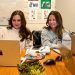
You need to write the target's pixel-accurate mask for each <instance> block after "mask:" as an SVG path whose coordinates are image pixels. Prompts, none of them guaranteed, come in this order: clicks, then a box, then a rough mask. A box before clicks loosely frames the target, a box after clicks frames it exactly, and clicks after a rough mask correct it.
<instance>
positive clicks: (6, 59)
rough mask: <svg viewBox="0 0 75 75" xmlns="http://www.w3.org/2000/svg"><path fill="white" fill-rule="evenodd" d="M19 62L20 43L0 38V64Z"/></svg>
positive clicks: (15, 64)
mask: <svg viewBox="0 0 75 75" xmlns="http://www.w3.org/2000/svg"><path fill="white" fill-rule="evenodd" d="M19 63H20V44H19V42H18V41H16V40H0V66H17V64H19Z"/></svg>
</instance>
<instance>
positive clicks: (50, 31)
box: [41, 11, 71, 47]
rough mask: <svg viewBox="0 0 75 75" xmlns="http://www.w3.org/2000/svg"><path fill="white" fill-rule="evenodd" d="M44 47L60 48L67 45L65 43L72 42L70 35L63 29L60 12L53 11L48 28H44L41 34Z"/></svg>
mask: <svg viewBox="0 0 75 75" xmlns="http://www.w3.org/2000/svg"><path fill="white" fill-rule="evenodd" d="M41 40H42V45H44V46H45V45H48V46H50V47H60V45H61V44H63V45H64V44H67V43H66V42H65V40H66V41H69V44H70V42H71V38H70V33H69V32H68V31H66V30H65V29H64V27H63V20H62V16H61V14H60V13H59V12H58V11H51V12H50V13H49V15H48V18H47V21H46V27H44V29H43V31H42V34H41Z"/></svg>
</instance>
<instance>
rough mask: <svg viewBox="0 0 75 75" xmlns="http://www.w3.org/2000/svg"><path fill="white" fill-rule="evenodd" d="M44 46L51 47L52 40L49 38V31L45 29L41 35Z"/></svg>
mask: <svg viewBox="0 0 75 75" xmlns="http://www.w3.org/2000/svg"><path fill="white" fill-rule="evenodd" d="M41 43H42V46H51V43H50V38H49V37H48V34H47V30H46V29H43V30H42V33H41Z"/></svg>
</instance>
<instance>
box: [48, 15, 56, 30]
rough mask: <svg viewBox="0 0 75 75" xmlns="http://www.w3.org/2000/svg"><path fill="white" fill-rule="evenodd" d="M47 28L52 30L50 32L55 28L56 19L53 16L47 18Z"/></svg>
mask: <svg viewBox="0 0 75 75" xmlns="http://www.w3.org/2000/svg"><path fill="white" fill-rule="evenodd" d="M48 23H49V26H50V27H51V28H52V30H55V29H56V27H57V22H56V18H55V16H54V15H50V16H49V22H48Z"/></svg>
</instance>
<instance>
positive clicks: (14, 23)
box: [12, 15, 21, 29]
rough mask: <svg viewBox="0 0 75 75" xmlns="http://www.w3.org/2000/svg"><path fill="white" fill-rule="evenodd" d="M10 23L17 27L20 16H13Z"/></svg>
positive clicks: (19, 23) (19, 25)
mask: <svg viewBox="0 0 75 75" xmlns="http://www.w3.org/2000/svg"><path fill="white" fill-rule="evenodd" d="M12 25H13V27H14V28H15V29H19V28H20V27H21V17H20V16H19V15H14V16H13V18H12Z"/></svg>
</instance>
